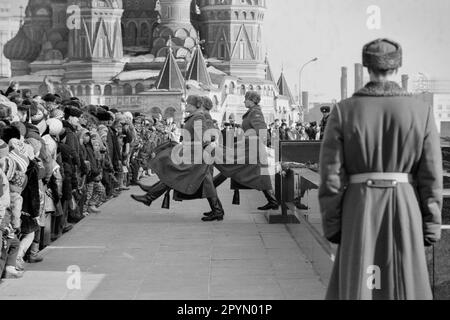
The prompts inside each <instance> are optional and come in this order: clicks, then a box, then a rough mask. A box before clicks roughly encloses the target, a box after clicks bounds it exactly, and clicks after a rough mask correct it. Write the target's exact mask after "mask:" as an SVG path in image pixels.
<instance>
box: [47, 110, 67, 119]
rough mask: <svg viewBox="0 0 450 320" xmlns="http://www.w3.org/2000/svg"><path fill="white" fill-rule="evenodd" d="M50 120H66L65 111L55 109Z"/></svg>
mask: <svg viewBox="0 0 450 320" xmlns="http://www.w3.org/2000/svg"><path fill="white" fill-rule="evenodd" d="M50 118H56V119H59V120H63V119H64V111H62V110H60V109H53V110H52V112H51V113H50Z"/></svg>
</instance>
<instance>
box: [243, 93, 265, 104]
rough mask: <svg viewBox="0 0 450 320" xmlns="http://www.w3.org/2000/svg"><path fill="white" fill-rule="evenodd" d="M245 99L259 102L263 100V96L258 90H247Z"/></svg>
mask: <svg viewBox="0 0 450 320" xmlns="http://www.w3.org/2000/svg"><path fill="white" fill-rule="evenodd" d="M245 100H249V101H253V103H254V104H259V103H260V102H261V96H260V94H259V93H258V92H256V91H247V92H246V93H245Z"/></svg>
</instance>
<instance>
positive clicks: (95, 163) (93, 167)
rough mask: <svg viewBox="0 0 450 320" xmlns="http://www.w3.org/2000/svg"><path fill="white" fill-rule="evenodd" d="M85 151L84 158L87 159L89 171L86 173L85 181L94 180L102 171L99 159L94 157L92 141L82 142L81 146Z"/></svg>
mask: <svg viewBox="0 0 450 320" xmlns="http://www.w3.org/2000/svg"><path fill="white" fill-rule="evenodd" d="M83 149H84V150H85V152H86V160H87V161H89V166H90V172H89V174H88V178H87V182H92V181H94V179H95V178H97V177H98V176H99V175H100V174H101V173H102V167H101V165H100V162H99V160H97V159H96V157H95V154H94V147H93V146H92V143H90V142H89V143H87V144H84V148H83Z"/></svg>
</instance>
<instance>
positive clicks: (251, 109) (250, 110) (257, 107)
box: [244, 105, 261, 117]
mask: <svg viewBox="0 0 450 320" xmlns="http://www.w3.org/2000/svg"><path fill="white" fill-rule="evenodd" d="M256 109H259V110H261V107H260V106H259V105H256V106H254V107H251V108H249V109H248V111H247V112H246V113H245V114H244V117H245V116H247V115H248V114H249V113H250V112H252V111H253V110H256Z"/></svg>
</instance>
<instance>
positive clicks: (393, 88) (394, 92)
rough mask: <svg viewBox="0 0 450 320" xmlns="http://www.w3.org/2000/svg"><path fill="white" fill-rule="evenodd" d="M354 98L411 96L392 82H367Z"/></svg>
mask: <svg viewBox="0 0 450 320" xmlns="http://www.w3.org/2000/svg"><path fill="white" fill-rule="evenodd" d="M354 96H355V97H402V96H403V97H404V96H411V94H410V93H408V92H407V91H406V90H404V89H403V88H402V87H400V86H399V85H398V83H396V82H393V81H388V82H369V83H368V84H367V85H366V86H365V87H364V88H362V89H361V90H359V91H358V92H356V93H355V94H354Z"/></svg>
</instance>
